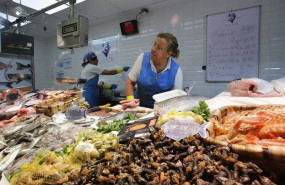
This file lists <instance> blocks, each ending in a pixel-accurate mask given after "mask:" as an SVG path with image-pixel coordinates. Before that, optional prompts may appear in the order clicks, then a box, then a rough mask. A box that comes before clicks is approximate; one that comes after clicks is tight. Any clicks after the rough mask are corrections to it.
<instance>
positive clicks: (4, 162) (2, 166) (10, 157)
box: [0, 144, 22, 171]
mask: <svg viewBox="0 0 285 185" xmlns="http://www.w3.org/2000/svg"><path fill="white" fill-rule="evenodd" d="M21 148H22V144H19V145H17V146H15V148H14V150H12V151H11V152H10V153H9V154H8V155H6V156H5V157H4V158H3V159H2V160H1V161H0V171H3V170H4V169H5V168H6V167H7V166H9V165H10V164H11V163H12V162H13V161H14V160H15V158H16V157H17V155H18V153H19V152H20V150H21Z"/></svg>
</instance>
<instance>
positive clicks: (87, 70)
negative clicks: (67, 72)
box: [80, 51, 130, 107]
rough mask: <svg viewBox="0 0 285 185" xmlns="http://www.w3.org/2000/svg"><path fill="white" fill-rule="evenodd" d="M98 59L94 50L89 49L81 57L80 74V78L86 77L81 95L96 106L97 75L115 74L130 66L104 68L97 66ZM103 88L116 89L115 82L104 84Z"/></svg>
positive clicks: (97, 101)
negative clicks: (112, 68)
mask: <svg viewBox="0 0 285 185" xmlns="http://www.w3.org/2000/svg"><path fill="white" fill-rule="evenodd" d="M97 65H98V59H97V56H96V54H95V53H94V52H91V51H89V52H88V53H86V54H85V55H84V57H83V63H82V66H83V67H84V69H83V70H82V72H81V74H80V78H81V79H87V82H86V83H85V84H84V87H83V97H84V98H85V100H86V101H87V102H88V103H89V105H90V107H94V106H98V105H99V99H98V90H97V88H98V80H99V75H115V74H118V73H121V72H123V71H128V70H129V68H130V67H121V68H118V69H114V70H106V69H103V68H101V67H98V66H97ZM103 88H105V89H106V88H109V89H116V88H117V85H116V84H105V85H103Z"/></svg>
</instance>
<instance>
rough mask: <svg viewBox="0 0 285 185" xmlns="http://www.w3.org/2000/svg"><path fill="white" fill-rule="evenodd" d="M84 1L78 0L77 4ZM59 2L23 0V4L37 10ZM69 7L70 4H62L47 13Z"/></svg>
mask: <svg viewBox="0 0 285 185" xmlns="http://www.w3.org/2000/svg"><path fill="white" fill-rule="evenodd" d="M83 1H85V0H78V1H76V4H78V3H81V2H83ZM13 2H15V3H18V4H20V0H13ZM57 2H58V1H57V0H21V3H22V5H24V6H26V7H29V8H32V9H35V10H41V9H43V8H46V7H48V6H50V5H52V4H55V3H57ZM68 7H69V6H68V5H66V4H63V5H61V6H58V7H56V8H53V9H51V10H49V11H47V12H46V13H47V14H54V13H56V12H58V11H61V10H63V9H66V8H68Z"/></svg>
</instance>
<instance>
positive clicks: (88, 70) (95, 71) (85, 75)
mask: <svg viewBox="0 0 285 185" xmlns="http://www.w3.org/2000/svg"><path fill="white" fill-rule="evenodd" d="M103 71H104V69H103V68H101V67H98V66H96V65H94V64H87V65H86V66H85V67H84V69H83V70H82V72H81V74H80V78H81V79H87V81H88V80H90V79H92V78H93V77H95V76H97V75H100V74H101V73H102V72H103Z"/></svg>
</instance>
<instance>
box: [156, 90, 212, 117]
mask: <svg viewBox="0 0 285 185" xmlns="http://www.w3.org/2000/svg"><path fill="white" fill-rule="evenodd" d="M207 99H208V98H206V97H204V96H197V95H184V96H178V97H174V98H170V99H167V100H164V101H161V102H155V103H154V108H153V112H154V114H156V115H163V114H166V113H169V112H170V111H172V110H174V111H189V110H191V109H192V108H193V107H196V106H199V101H205V100H207Z"/></svg>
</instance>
